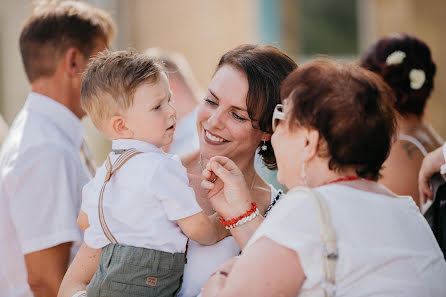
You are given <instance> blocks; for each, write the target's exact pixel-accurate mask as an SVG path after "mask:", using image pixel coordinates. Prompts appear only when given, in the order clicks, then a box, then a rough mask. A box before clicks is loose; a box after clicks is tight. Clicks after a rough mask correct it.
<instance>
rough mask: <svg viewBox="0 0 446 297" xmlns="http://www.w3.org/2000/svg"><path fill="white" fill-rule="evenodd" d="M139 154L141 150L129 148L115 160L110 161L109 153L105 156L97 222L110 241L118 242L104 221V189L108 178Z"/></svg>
mask: <svg viewBox="0 0 446 297" xmlns="http://www.w3.org/2000/svg"><path fill="white" fill-rule="evenodd" d="M138 154H141V152H138V151H136V150H135V149H129V150H125V151H124V152H123V153H122V154H121V155H120V156H119V157H118V159H116V161H115V162H114V163H113V165H112V163H111V161H110V155H109V156H107V160H106V163H105V167H106V168H107V174H106V176H105V180H104V184H103V185H102V189H101V192H100V194H99V203H98V212H99V222H100V223H101V228H102V231H103V232H104V234H105V236H106V237H107V239H108V240H110V242H111V243H118V241H117V240H116V238H115V237H114V236H113V234H112V233H111V231H110V229H109V228H108V226H107V222H106V221H105V217H104V207H103V200H104V190H105V186H106V185H107V183H108V182H109V181H110V178H111V177H112V176H113V174H114V173H115V172H116V171H118V169H119V168H121V167H122V165H124V164H125V162H127V161H128V160H130V159H131V158H133V157H134V156H136V155H138Z"/></svg>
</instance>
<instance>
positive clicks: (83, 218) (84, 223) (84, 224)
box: [77, 209, 90, 231]
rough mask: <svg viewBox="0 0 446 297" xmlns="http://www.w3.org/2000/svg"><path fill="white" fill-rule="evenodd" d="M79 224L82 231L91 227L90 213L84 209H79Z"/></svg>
mask: <svg viewBox="0 0 446 297" xmlns="http://www.w3.org/2000/svg"><path fill="white" fill-rule="evenodd" d="M77 225H78V226H79V228H81V230H82V231H85V230H87V228H88V227H90V222H89V221H88V215H87V214H86V213H85V212H84V211H83V210H82V209H81V210H80V211H79V216H78V217H77Z"/></svg>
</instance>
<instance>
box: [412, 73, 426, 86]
mask: <svg viewBox="0 0 446 297" xmlns="http://www.w3.org/2000/svg"><path fill="white" fill-rule="evenodd" d="M409 79H410V88H411V89H412V90H419V89H421V87H422V86H423V85H424V82H425V81H426V74H425V73H424V71H423V70H421V69H412V70H411V71H410V72H409Z"/></svg>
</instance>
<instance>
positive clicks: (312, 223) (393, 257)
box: [246, 181, 446, 297]
mask: <svg viewBox="0 0 446 297" xmlns="http://www.w3.org/2000/svg"><path fill="white" fill-rule="evenodd" d="M364 182H365V181H364ZM378 187H380V188H381V189H382V190H383V192H384V191H388V190H387V189H386V188H384V186H378ZM316 189H317V190H318V191H319V192H320V193H321V195H322V196H323V197H324V198H325V201H326V202H327V207H328V211H329V215H330V217H331V221H332V224H333V226H334V228H335V230H336V236H337V240H338V243H337V244H338V249H339V258H338V262H337V267H336V285H337V296H345V297H349V296H352V297H362V296H364V297H365V296H380V297H384V296H386V297H397V296H401V297H403V296H404V297H421V296H423V297H436V296H446V281H445V280H446V262H445V261H444V259H443V254H442V252H441V250H440V248H439V247H438V244H437V241H436V239H435V237H434V235H433V234H432V231H431V229H430V227H429V225H428V224H427V222H426V220H425V219H424V217H423V216H422V215H421V213H420V211H419V210H418V207H417V206H416V205H415V203H414V201H413V199H412V198H411V197H409V196H404V197H403V196H401V197H394V196H390V195H387V194H384V193H383V194H378V193H372V192H367V191H363V190H359V189H355V188H352V187H350V186H348V185H343V184H330V185H326V186H322V187H319V188H316ZM388 193H389V194H390V191H388ZM263 236H265V237H268V238H270V239H271V240H273V241H275V242H276V243H278V244H280V245H282V246H285V247H287V248H289V249H292V250H294V251H296V253H297V254H298V255H299V259H300V262H301V265H302V269H303V272H304V273H305V276H306V278H305V281H304V283H303V285H302V288H301V289H300V291H299V294H298V296H300V297H304V296H311V297H319V296H320V297H322V296H324V294H323V289H322V285H323V283H322V280H323V276H324V270H323V266H322V265H323V263H322V242H321V238H320V232H319V218H318V214H317V212H316V208H315V205H314V201H313V200H312V198H311V197H309V196H308V194H306V193H303V192H293V191H292V190H290V191H289V192H288V194H286V195H285V196H284V197H283V198H282V199H281V200H279V202H278V203H277V204H276V206H275V207H273V209H272V210H271V213H270V214H269V215H268V217H267V218H266V219H265V221H264V222H263V223H262V224H261V225H260V227H259V228H258V229H257V230H256V232H255V233H254V235H253V236H252V237H251V239H250V241H249V242H248V244H247V245H246V248H249V246H250V245H252V244H253V243H254V242H255V241H256V240H257V239H259V238H261V237H263Z"/></svg>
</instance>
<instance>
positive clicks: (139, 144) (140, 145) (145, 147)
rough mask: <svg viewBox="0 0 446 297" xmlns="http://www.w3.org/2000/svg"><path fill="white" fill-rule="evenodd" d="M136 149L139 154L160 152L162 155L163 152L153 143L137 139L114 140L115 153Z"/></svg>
mask: <svg viewBox="0 0 446 297" xmlns="http://www.w3.org/2000/svg"><path fill="white" fill-rule="evenodd" d="M131 148H134V149H136V150H137V151H139V152H143V153H148V152H159V153H162V152H163V150H162V149H161V148H159V147H157V146H156V145H153V144H151V143H148V142H145V141H142V140H137V139H122V138H121V139H114V140H112V149H113V151H119V150H127V149H131Z"/></svg>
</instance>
